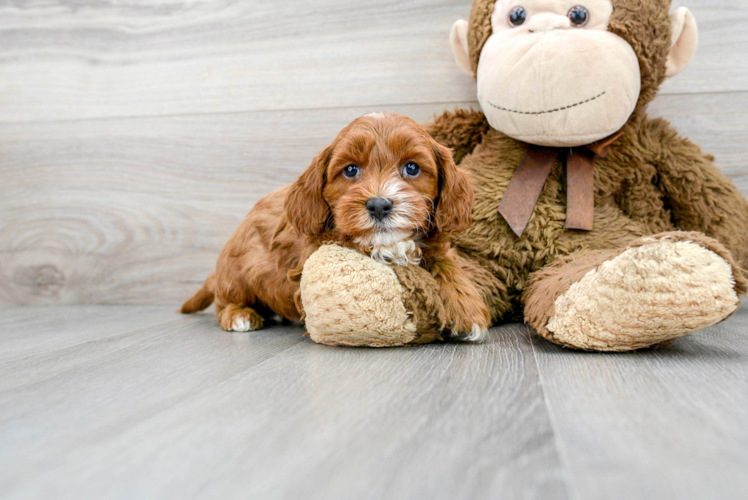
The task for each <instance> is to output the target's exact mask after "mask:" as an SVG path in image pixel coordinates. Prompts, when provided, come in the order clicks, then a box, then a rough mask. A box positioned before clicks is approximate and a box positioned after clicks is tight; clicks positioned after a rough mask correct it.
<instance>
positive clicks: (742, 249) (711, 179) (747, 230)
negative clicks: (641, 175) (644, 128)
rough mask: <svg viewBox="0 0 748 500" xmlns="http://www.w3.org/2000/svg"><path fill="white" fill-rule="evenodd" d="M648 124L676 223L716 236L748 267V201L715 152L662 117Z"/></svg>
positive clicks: (662, 186)
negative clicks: (716, 162)
mask: <svg viewBox="0 0 748 500" xmlns="http://www.w3.org/2000/svg"><path fill="white" fill-rule="evenodd" d="M650 125H651V126H652V127H651V128H650V131H653V132H654V133H652V139H654V140H652V141H651V142H650V144H651V146H650V147H651V149H652V151H653V153H654V154H655V157H654V163H655V166H656V167H657V171H658V174H659V186H660V189H662V191H663V192H664V193H665V195H666V200H665V201H666V203H667V204H669V205H670V207H671V209H672V213H673V222H674V223H675V225H676V226H677V227H678V229H681V230H685V231H700V232H702V233H704V234H706V235H707V236H711V237H712V238H716V239H717V240H719V241H720V242H722V243H723V244H724V245H725V246H726V247H727V248H728V249H729V250H730V253H731V254H732V255H733V257H734V258H735V260H736V261H737V262H738V264H739V265H740V266H741V267H742V268H743V269H748V201H746V199H745V197H744V196H743V195H742V194H740V192H739V191H738V189H737V188H736V187H735V185H734V184H733V183H732V182H731V181H730V180H729V179H728V178H727V177H725V176H724V174H722V172H720V171H719V169H718V168H717V167H715V166H714V164H713V161H714V157H713V156H711V155H706V154H704V153H703V152H702V151H701V148H699V147H698V146H697V145H695V144H693V143H692V142H690V141H689V140H687V139H684V138H683V137H680V136H678V134H677V132H676V131H675V130H674V129H673V128H672V127H670V126H669V124H667V122H665V121H664V120H653V121H652V122H651V124H650Z"/></svg>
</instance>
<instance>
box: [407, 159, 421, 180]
mask: <svg viewBox="0 0 748 500" xmlns="http://www.w3.org/2000/svg"><path fill="white" fill-rule="evenodd" d="M420 173H421V167H419V166H418V165H416V164H415V163H413V162H410V163H406V164H405V166H404V167H403V176H405V177H418V174H420Z"/></svg>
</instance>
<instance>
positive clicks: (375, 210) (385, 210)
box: [366, 198, 393, 222]
mask: <svg viewBox="0 0 748 500" xmlns="http://www.w3.org/2000/svg"><path fill="white" fill-rule="evenodd" d="M392 207H393V205H392V201H391V200H388V199H387V198H371V199H370V200H369V201H367V202H366V210H368V211H369V215H371V216H372V217H374V218H375V219H376V220H378V221H380V222H381V221H383V220H384V219H386V218H387V217H388V216H389V215H390V214H391V213H392Z"/></svg>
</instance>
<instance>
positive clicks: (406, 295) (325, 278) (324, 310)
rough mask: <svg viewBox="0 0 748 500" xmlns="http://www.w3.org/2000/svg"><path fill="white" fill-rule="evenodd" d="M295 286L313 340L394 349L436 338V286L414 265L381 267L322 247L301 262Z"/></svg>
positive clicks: (439, 308) (440, 313)
mask: <svg viewBox="0 0 748 500" xmlns="http://www.w3.org/2000/svg"><path fill="white" fill-rule="evenodd" d="M300 286H301V302H302V303H303V309H304V311H305V314H306V318H305V322H306V328H307V331H308V332H309V335H310V337H311V338H312V340H314V341H315V342H317V343H320V344H327V345H333V346H366V347H394V346H403V345H413V344H424V343H428V342H434V341H437V340H442V338H441V336H440V332H441V331H442V330H443V329H444V326H445V324H446V320H445V315H444V306H443V305H442V301H441V299H440V297H439V285H438V284H437V282H436V281H435V280H434V278H433V277H432V276H431V275H430V274H429V273H428V272H427V271H426V270H424V269H423V268H421V267H419V266H418V265H415V264H409V265H405V266H392V265H387V264H384V263H382V262H377V261H376V260H374V259H372V258H370V257H369V256H367V255H364V254H362V253H360V252H358V251H356V250H353V249H350V248H343V247H340V246H337V245H325V246H322V247H321V248H320V249H319V250H318V251H317V252H315V253H314V254H313V255H312V256H311V257H309V259H308V260H307V261H306V263H305V264H304V270H303V274H302V276H301V285H300Z"/></svg>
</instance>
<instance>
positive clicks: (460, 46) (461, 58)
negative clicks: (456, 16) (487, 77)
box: [449, 19, 475, 77]
mask: <svg viewBox="0 0 748 500" xmlns="http://www.w3.org/2000/svg"><path fill="white" fill-rule="evenodd" d="M469 28H470V25H469V24H468V22H467V21H465V20H464V19H460V20H459V21H457V22H456V23H454V25H452V33H451V34H450V35H449V41H450V42H451V43H452V53H453V54H454V56H455V61H457V66H459V67H460V69H461V70H462V71H463V72H464V73H465V74H466V75H468V76H472V77H475V73H473V68H472V66H471V65H470V48H469V46H468V29H469Z"/></svg>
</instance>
